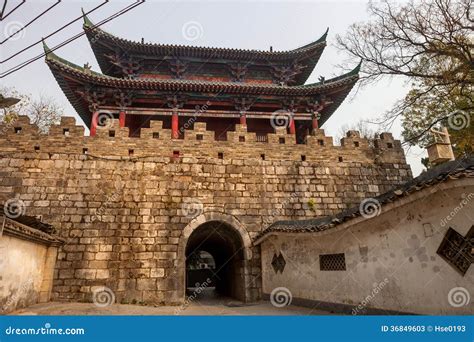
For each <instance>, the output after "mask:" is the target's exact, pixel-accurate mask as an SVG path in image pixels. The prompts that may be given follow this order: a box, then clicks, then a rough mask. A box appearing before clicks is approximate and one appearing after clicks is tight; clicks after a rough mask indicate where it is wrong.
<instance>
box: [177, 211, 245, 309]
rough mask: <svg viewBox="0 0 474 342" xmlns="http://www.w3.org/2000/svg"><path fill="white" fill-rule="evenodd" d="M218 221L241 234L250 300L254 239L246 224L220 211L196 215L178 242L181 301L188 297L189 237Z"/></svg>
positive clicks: (178, 276)
mask: <svg viewBox="0 0 474 342" xmlns="http://www.w3.org/2000/svg"><path fill="white" fill-rule="evenodd" d="M210 221H217V222H222V223H224V224H225V225H226V226H228V227H229V228H230V229H233V230H235V232H236V233H237V234H238V235H239V236H240V238H241V241H242V246H243V257H244V272H243V275H244V287H245V302H248V301H250V293H249V274H250V272H249V271H250V270H249V264H250V263H249V261H250V260H251V259H252V249H251V247H252V240H251V238H250V235H249V233H248V231H247V229H246V228H245V226H244V224H243V223H242V222H240V221H239V220H238V219H237V218H236V217H235V216H233V215H228V214H223V213H219V212H213V211H211V212H205V213H202V214H201V215H199V216H197V217H195V218H194V219H193V220H191V222H189V223H188V224H187V225H186V227H185V228H184V229H183V232H182V234H181V237H180V239H179V244H178V258H177V261H176V262H177V264H176V265H175V269H176V270H177V278H178V294H179V295H180V298H179V299H180V301H181V302H184V301H185V299H186V246H187V244H188V240H189V237H190V236H191V234H192V233H193V232H194V231H195V230H196V229H197V228H199V227H200V226H202V225H203V224H205V223H207V222H210Z"/></svg>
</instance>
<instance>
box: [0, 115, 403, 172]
mask: <svg viewBox="0 0 474 342" xmlns="http://www.w3.org/2000/svg"><path fill="white" fill-rule="evenodd" d="M0 152H37V153H41V152H43V153H68V154H70V153H72V154H90V155H94V156H119V157H134V158H137V157H144V156H147V157H148V156H150V157H170V158H176V157H178V156H179V157H211V158H219V159H232V158H238V159H249V158H250V159H252V158H254V159H263V160H294V161H308V162H321V161H325V162H337V163H353V162H358V163H377V164H378V163H392V164H406V160H405V156H404V152H403V149H402V146H401V143H400V141H398V140H395V139H394V138H393V136H392V134H391V133H382V134H381V135H380V137H379V138H378V139H375V140H373V141H369V140H368V139H365V138H363V137H361V136H360V134H359V132H357V131H349V132H347V135H346V137H344V138H342V139H341V145H340V146H336V145H334V143H333V138H332V137H330V136H326V135H325V133H324V130H323V129H318V130H316V133H315V134H314V135H310V136H308V137H307V139H306V144H296V142H295V136H294V135H291V134H287V132H286V129H285V128H277V129H276V130H275V133H272V134H268V135H266V136H261V135H257V134H256V133H253V132H248V131H247V128H246V127H245V126H242V125H236V126H235V130H234V131H228V132H227V140H225V141H216V140H215V138H214V132H212V131H208V130H207V129H206V123H203V122H196V123H194V127H193V129H187V130H185V134H184V139H171V130H170V129H165V128H163V123H162V122H161V121H151V122H150V128H142V129H141V132H140V137H129V128H126V127H120V126H119V122H118V120H110V121H108V123H107V125H105V126H102V127H100V128H98V130H97V134H96V136H93V137H91V136H85V135H84V127H83V126H79V125H76V121H75V119H74V118H72V117H63V118H61V122H60V124H58V125H53V126H51V128H50V130H49V133H48V134H42V133H41V132H40V131H39V130H38V127H37V126H36V125H34V124H31V123H30V120H29V118H28V117H25V116H20V117H18V118H17V119H16V120H14V121H12V122H10V123H3V124H1V125H0Z"/></svg>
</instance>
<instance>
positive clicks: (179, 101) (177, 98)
mask: <svg viewBox="0 0 474 342" xmlns="http://www.w3.org/2000/svg"><path fill="white" fill-rule="evenodd" d="M185 103H186V97H185V96H183V95H181V94H170V95H167V96H166V104H167V105H168V107H169V108H172V109H175V110H177V109H179V108H182V107H183V106H184V104H185Z"/></svg>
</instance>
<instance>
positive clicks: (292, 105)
mask: <svg viewBox="0 0 474 342" xmlns="http://www.w3.org/2000/svg"><path fill="white" fill-rule="evenodd" d="M299 102H300V100H299V99H297V98H286V99H284V100H283V103H282V107H283V109H284V110H286V111H288V112H291V113H294V112H296V110H297V109H298V106H299Z"/></svg>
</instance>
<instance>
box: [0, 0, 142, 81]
mask: <svg viewBox="0 0 474 342" xmlns="http://www.w3.org/2000/svg"><path fill="white" fill-rule="evenodd" d="M144 2H145V0H136V2H135V3H133V4H131V5H128V6H127V7H125V8H123V9H121V10H120V11H118V12H116V13H115V14H113V15H111V16H110V17H108V18H106V19H104V20H102V21H101V22H99V23H98V24H96V25H94V28H96V27H99V26H101V25H103V24H105V23H107V22H109V21H111V20H113V19H115V18H117V17H119V16H121V15H122V14H125V13H127V12H128V11H130V10H132V9H133V8H135V7H137V6H139V5H141V4H143V3H144ZM83 35H85V32H81V33H79V34H76V35H75V36H72V37H70V38H69V39H66V40H65V41H63V42H62V43H60V44H58V45H56V46H55V47H54V48H51V49H50V51H51V52H53V51H55V50H57V49H59V48H61V47H63V46H65V45H67V44H69V43H71V42H72V41H74V40H76V39H78V38H80V37H82V36H83ZM44 56H46V52H44V53H42V54H40V55H38V56H36V57H33V58H31V59H29V60H27V61H25V62H23V63H20V64H18V65H17V66H15V67H13V68H10V69H8V70H7V71H5V72H4V73H2V74H0V78H4V77H6V76H8V75H10V74H12V73H14V72H16V71H18V70H20V69H23V68H24V67H25V66H27V65H29V64H31V63H33V62H35V61H37V60H38V59H40V58H43V57H44Z"/></svg>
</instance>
